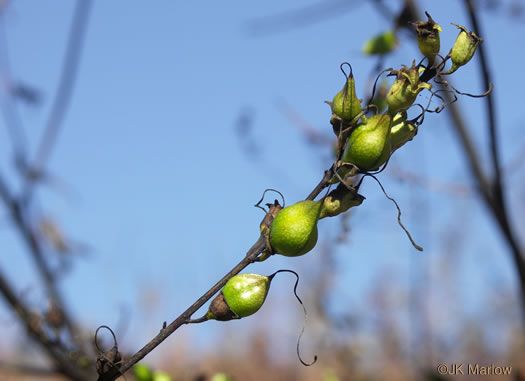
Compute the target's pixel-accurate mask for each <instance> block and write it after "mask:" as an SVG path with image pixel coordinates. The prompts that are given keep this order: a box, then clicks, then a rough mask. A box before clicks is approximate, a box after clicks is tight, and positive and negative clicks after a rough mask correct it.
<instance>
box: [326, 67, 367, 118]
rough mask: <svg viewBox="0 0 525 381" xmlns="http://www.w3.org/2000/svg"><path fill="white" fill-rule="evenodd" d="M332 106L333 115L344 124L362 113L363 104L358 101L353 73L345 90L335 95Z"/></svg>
mask: <svg viewBox="0 0 525 381" xmlns="http://www.w3.org/2000/svg"><path fill="white" fill-rule="evenodd" d="M330 106H331V107H332V113H333V114H335V115H336V116H337V117H339V118H341V119H342V120H343V122H350V121H352V119H354V118H355V117H356V116H357V115H359V113H360V112H361V102H360V101H359V99H357V94H356V92H355V80H354V75H353V74H352V72H351V71H350V75H349V76H348V80H347V81H346V83H345V85H344V87H343V89H342V90H341V91H340V92H338V93H337V94H336V95H335V97H334V99H333V100H332V103H331V104H330Z"/></svg>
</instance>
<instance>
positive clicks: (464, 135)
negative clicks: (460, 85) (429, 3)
mask: <svg viewBox="0 0 525 381" xmlns="http://www.w3.org/2000/svg"><path fill="white" fill-rule="evenodd" d="M465 1H466V4H467V9H468V11H469V13H470V12H474V9H473V8H472V7H468V3H469V2H470V1H469V0H465ZM405 7H411V8H412V11H411V14H413V15H420V12H419V10H418V9H417V6H416V4H415V2H414V1H413V0H406V1H405ZM470 16H471V18H472V17H473V18H475V19H476V24H479V23H478V22H477V18H476V15H475V12H474V13H473V14H472V13H471V14H470ZM418 18H419V16H418ZM413 21H417V20H413ZM478 28H479V25H478ZM479 57H480V60H481V61H485V62H484V63H483V62H482V63H481V66H482V76H483V82H484V83H485V85H486V88H489V86H488V85H489V84H490V83H491V81H490V73H489V71H488V69H487V68H488V65H487V62H486V58H485V55H480V56H479ZM449 83H450V81H449ZM443 95H444V97H445V99H446V101H447V102H450V101H451V95H450V94H449V93H448V92H447V91H445V92H444V94H443ZM493 100H494V93H493V92H492V93H491V94H489V96H488V97H487V102H488V107H487V108H488V111H487V112H488V113H489V116H488V119H489V138H490V146H491V160H492V164H493V166H494V172H495V179H494V181H492V182H491V181H489V180H488V178H487V176H486V175H485V173H484V171H483V169H482V167H481V163H482V159H481V157H480V155H479V152H478V150H477V149H476V148H475V146H474V144H473V139H472V138H471V136H470V132H469V129H468V128H467V125H466V123H465V121H464V120H463V117H462V115H461V113H460V112H459V110H458V108H457V106H456V104H454V103H452V104H450V105H449V106H448V107H447V110H448V113H449V115H450V117H451V120H452V122H453V123H452V126H453V127H454V129H455V130H456V132H457V133H458V136H459V140H460V143H461V145H462V147H463V150H464V152H465V157H466V159H467V162H468V165H469V167H470V169H471V172H472V175H473V178H474V180H475V181H476V183H477V190H478V192H479V193H480V195H481V198H482V200H483V201H484V203H485V204H486V206H487V208H488V209H489V211H490V212H491V214H492V215H493V217H494V219H495V220H496V222H497V225H498V226H499V228H500V230H501V231H502V233H503V236H504V238H505V241H506V243H507V245H508V246H509V248H510V250H511V255H512V259H513V262H514V266H515V267H516V271H517V273H518V281H519V285H520V300H521V312H522V318H523V321H524V322H525V258H524V255H523V251H522V249H521V247H520V245H519V243H518V240H517V238H516V236H515V235H514V233H513V229H512V227H511V222H510V220H509V218H508V214H507V210H506V207H505V203H504V197H503V185H502V179H501V173H500V164H499V162H500V158H499V153H498V149H497V140H496V137H497V136H496V135H497V134H496V117H495V113H494V103H493ZM491 110H492V111H491ZM496 188H498V189H497V190H496Z"/></svg>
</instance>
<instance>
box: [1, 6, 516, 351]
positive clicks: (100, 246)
mask: <svg viewBox="0 0 525 381" xmlns="http://www.w3.org/2000/svg"><path fill="white" fill-rule="evenodd" d="M356 3H357V2H356ZM73 4H74V2H66V1H57V2H46V3H45V4H44V3H38V4H35V3H34V2H30V1H26V0H20V1H17V2H13V4H10V5H8V6H7V7H6V8H5V9H4V10H3V11H2V13H1V15H0V16H1V20H0V23H1V33H2V34H3V35H4V36H2V39H5V40H6V41H7V51H6V46H5V45H3V46H2V47H1V48H0V49H1V53H0V73H2V72H3V73H2V76H3V77H5V74H4V73H5V62H6V57H8V59H9V61H10V68H11V77H12V78H11V79H15V80H22V81H23V82H24V83H27V84H29V85H31V86H33V87H34V88H36V89H38V90H39V91H41V93H42V95H43V101H42V103H41V105H39V106H38V107H28V106H25V105H20V106H19V107H18V111H19V112H20V114H21V116H22V120H23V124H24V127H25V132H26V134H27V136H28V139H29V142H30V148H31V149H32V150H34V149H35V147H36V144H37V142H38V140H39V137H40V134H41V133H42V131H43V125H44V122H45V120H46V117H47V114H48V112H49V107H50V105H51V103H52V99H53V94H54V92H55V91H56V85H57V80H58V77H59V74H60V65H61V62H62V61H61V60H62V57H63V54H64V49H65V42H66V38H67V33H68V28H69V25H70V21H71V17H72V11H73ZM312 4H313V3H312ZM423 4H424V5H425V9H426V10H427V11H429V12H430V14H431V15H432V16H433V18H434V19H435V20H436V21H437V22H439V23H440V24H441V26H442V28H443V33H442V35H441V41H442V43H441V46H442V52H443V53H446V51H448V49H449V47H450V46H451V45H452V44H453V42H454V40H455V37H456V35H457V32H456V29H455V28H454V27H453V26H452V25H450V24H449V22H455V23H458V24H462V25H468V22H467V17H466V15H465V13H464V11H463V9H462V8H461V7H460V5H461V4H460V2H450V4H449V5H447V8H446V9H444V8H443V7H441V6H437V5H435V3H433V2H428V1H426V2H423ZM304 5H305V3H304V2H302V1H289V2H287V3H286V5H285V6H283V3H282V2H278V1H267V2H259V3H246V2H241V1H233V2H228V3H227V4H224V3H221V4H218V3H210V2H200V1H195V2H184V3H181V2H173V1H158V2H156V3H155V6H152V5H151V4H148V5H146V3H143V2H126V1H110V2H109V1H106V2H103V1H95V2H94V6H93V9H92V13H91V15H90V19H89V27H88V32H87V38H86V41H85V46H84V50H83V55H82V62H81V65H80V70H79V72H78V78H77V83H76V86H75V91H74V96H73V98H72V102H71V106H70V108H69V110H68V112H67V115H66V118H65V120H64V124H63V131H62V133H61V134H60V136H59V139H58V144H57V146H56V149H55V150H54V151H53V153H52V156H51V158H50V161H49V165H48V167H49V168H50V170H51V171H52V172H53V173H54V174H56V175H57V176H59V177H60V179H61V180H62V181H63V182H64V183H65V184H67V185H66V186H65V187H63V188H61V189H65V191H64V190H62V191H60V190H58V191H57V190H55V189H53V188H49V187H42V188H40V190H39V191H38V205H39V208H38V212H39V213H42V214H44V215H47V216H49V217H50V218H53V219H54V220H56V221H57V222H58V223H60V225H61V226H62V227H63V229H64V230H65V232H66V233H67V234H68V236H69V237H71V238H72V239H74V240H76V241H79V242H83V243H85V244H86V245H88V246H89V247H90V248H91V250H90V252H89V255H88V256H87V257H86V258H85V259H79V260H78V261H76V262H75V266H74V268H73V270H72V271H71V272H70V273H69V274H67V276H66V277H65V278H64V279H63V280H62V285H63V288H64V290H65V295H66V297H67V299H68V301H70V303H71V305H72V308H73V310H74V312H75V314H76V315H77V316H79V317H80V318H81V320H82V321H83V322H85V323H86V325H88V326H91V327H96V326H98V325H100V324H108V325H115V324H117V322H118V320H119V314H120V311H121V308H122V306H125V307H126V308H127V310H128V311H129V312H130V315H129V325H130V328H129V331H128V334H127V337H126V338H124V339H123V340H124V341H125V342H126V343H128V344H129V345H130V346H131V348H133V347H136V348H138V346H140V345H141V344H143V343H145V341H146V340H147V339H149V337H150V336H151V335H152V334H153V333H154V332H156V331H157V329H158V328H159V327H160V325H161V323H162V321H164V320H167V321H171V320H172V319H173V318H175V317H176V316H177V315H178V314H179V313H180V312H182V311H183V310H184V309H185V308H186V307H187V306H188V305H189V304H191V303H192V302H193V301H194V300H195V299H196V298H197V297H198V296H200V295H201V294H202V293H203V292H204V291H205V290H206V289H207V288H209V287H210V286H211V285H212V284H213V283H214V282H215V281H216V280H217V279H219V278H220V277H221V276H222V275H223V274H224V273H226V272H227V271H228V270H229V269H230V268H231V267H232V266H233V265H234V264H235V263H237V261H239V260H240V258H241V257H242V256H243V255H244V253H245V251H246V250H247V249H248V248H249V247H250V245H251V244H252V243H253V242H254V241H255V239H256V238H257V235H258V224H259V222H260V220H261V219H262V217H263V215H262V213H261V211H260V210H258V209H256V208H253V207H252V205H253V204H254V203H255V202H256V201H257V200H258V199H259V197H260V195H261V194H262V191H263V190H264V189H266V188H277V189H279V190H280V191H281V192H283V193H284V195H285V197H286V200H287V202H288V204H290V203H293V202H296V201H298V200H300V199H304V197H306V195H307V194H308V193H309V192H310V190H311V189H312V188H313V187H314V186H315V184H316V183H317V182H318V181H319V179H320V178H321V176H322V171H323V169H325V168H326V167H328V165H329V161H328V150H327V149H325V150H324V151H322V150H320V149H319V148H316V147H312V146H310V145H309V144H308V143H307V142H306V139H305V138H304V136H302V135H301V133H300V132H299V131H298V130H297V129H296V128H294V127H293V125H292V124H291V123H290V121H289V120H288V119H287V118H286V117H285V116H284V115H283V113H282V112H281V111H280V108H279V107H278V106H279V105H282V104H283V102H285V103H286V104H289V105H290V107H292V108H293V109H294V110H295V111H296V112H298V113H299V114H300V115H301V117H302V118H304V119H305V120H307V121H308V122H309V123H310V124H311V125H312V126H314V127H316V128H317V129H318V130H319V131H320V132H322V133H324V134H326V136H330V134H331V126H330V125H329V123H328V121H329V118H330V112H329V107H328V106H327V105H326V104H324V103H323V102H324V101H325V100H330V99H331V98H332V97H333V96H334V95H335V93H336V92H337V91H339V90H340V88H341V87H342V85H343V83H344V78H343V77H342V74H341V72H340V71H339V65H340V63H341V62H343V61H348V62H350V63H351V64H352V66H353V70H354V75H355V76H356V83H357V87H358V94H363V91H364V89H365V84H366V83H365V82H366V78H367V76H368V75H369V74H370V71H371V68H372V67H373V65H374V64H375V61H374V60H373V59H371V58H368V57H365V56H363V55H362V54H361V53H360V48H361V46H362V44H363V42H364V41H365V40H366V39H367V38H369V37H371V36H372V35H374V34H377V33H380V32H382V31H384V30H386V29H388V28H389V25H388V24H386V23H385V21H384V20H383V19H382V18H381V17H380V16H379V15H378V14H377V13H375V12H374V9H373V8H372V7H371V6H369V5H368V4H364V5H360V6H356V9H355V10H353V11H351V12H346V13H344V14H342V15H341V16H338V17H334V18H331V19H329V20H327V21H324V22H322V23H317V24H312V25H310V26H307V27H299V28H292V29H290V30H283V31H281V32H279V33H269V34H262V35H253V34H252V33H250V30H251V29H250V26H253V25H254V22H255V21H257V20H262V19H264V18H265V17H271V16H274V15H277V14H280V13H281V12H283V11H285V10H293V9H297V8H301V7H303V6H304ZM481 21H482V23H483V26H484V30H485V35H484V36H483V37H484V38H485V42H484V44H485V45H484V46H485V47H486V49H487V53H488V56H489V58H490V65H491V68H492V74H493V78H494V82H495V89H494V91H495V96H496V105H497V106H498V115H497V117H498V121H499V125H500V137H501V146H502V147H504V149H502V153H503V162H504V163H508V162H510V161H511V160H512V158H514V157H515V156H516V154H517V152H518V151H519V149H520V147H521V146H522V145H523V137H522V134H521V133H520V130H519V127H518V126H519V125H521V124H522V123H523V121H524V120H523V119H524V118H523V116H522V115H521V114H520V112H519V110H520V109H521V107H522V106H521V101H522V100H521V90H522V89H521V87H522V85H523V80H522V79H521V73H520V71H519V69H520V68H521V66H522V63H523V60H524V58H525V57H524V52H523V49H517V48H515V47H516V46H521V41H520V38H521V34H520V33H517V31H519V30H520V28H522V27H523V25H522V24H520V23H519V22H515V21H512V20H510V21H509V19H508V18H506V17H505V16H504V15H501V14H500V15H496V16H491V17H489V15H488V14H487V13H482V15H481ZM6 52H7V55H6ZM415 57H418V58H419V57H420V55H419V54H418V53H417V52H416V50H415V48H414V46H413V45H412V44H410V43H406V42H405V43H403V44H402V45H401V46H400V47H399V48H398V50H397V51H396V52H395V53H394V54H393V55H392V56H391V57H389V58H388V59H387V62H386V64H385V67H388V66H390V67H399V66H400V65H401V64H407V65H409V64H410V63H411V61H412V59H413V58H415ZM478 70H479V68H478V65H477V60H476V59H475V60H474V61H473V62H472V63H471V64H470V65H468V66H467V67H466V68H463V69H461V70H460V71H459V72H458V74H457V75H456V76H455V78H454V82H455V84H456V86H457V87H458V88H459V89H460V90H462V91H466V92H471V93H481V92H483V91H484V89H482V88H481V87H480V86H481V85H480V81H479V71H478ZM361 96H362V95H361ZM2 101H3V102H5V92H3V93H2ZM459 105H460V107H461V109H462V112H463V113H464V115H465V116H466V117H467V118H468V120H469V123H471V126H472V127H473V128H472V129H473V131H475V132H474V136H475V138H476V142H477V144H478V145H479V146H480V147H481V149H482V152H483V153H484V154H485V155H486V153H487V152H488V150H487V140H486V134H485V131H486V124H485V122H484V119H483V117H484V115H485V114H484V108H485V103H484V101H483V100H476V99H472V98H461V99H460V101H459ZM242 110H248V112H249V113H250V115H251V117H252V121H253V130H252V132H251V138H252V139H254V140H255V141H256V143H257V146H258V148H259V150H258V151H257V152H255V151H253V150H252V151H250V152H246V151H245V150H244V149H243V145H242V141H241V140H240V139H239V136H238V134H237V132H236V123H237V121H238V119H239V116H240V114H241V112H242ZM2 123H3V122H2ZM448 123H449V120H448V117H447V116H446V115H445V114H440V115H429V116H427V118H426V121H425V123H424V125H423V126H422V127H421V129H420V132H419V134H418V135H417V137H416V139H415V140H414V141H413V142H411V143H409V144H408V145H407V146H406V147H405V148H404V149H403V150H400V151H399V152H398V153H396V155H395V158H394V159H395V160H394V161H393V163H392V164H395V165H396V166H397V167H400V168H403V169H407V170H410V171H412V172H415V173H419V174H420V175H424V176H425V177H426V178H432V179H436V180H440V181H443V182H451V183H457V184H470V183H471V179H470V178H469V177H468V173H467V172H466V166H465V163H464V160H463V157H462V154H461V152H460V151H459V149H458V148H459V147H458V144H457V143H456V141H455V136H454V133H453V131H452V130H451V129H450V128H449V126H448ZM0 124H1V123H0ZM0 154H2V160H1V162H0V169H1V173H2V174H3V175H4V176H6V177H7V178H8V179H10V181H11V184H13V186H14V188H15V189H17V184H18V182H17V180H16V177H15V176H14V171H13V168H12V165H11V164H12V163H11V161H10V160H11V145H10V143H9V140H8V136H7V134H6V130H5V126H3V124H2V128H1V129H0ZM486 157H487V156H486ZM484 165H485V166H486V167H488V166H489V164H488V163H486V164H484ZM522 173H523V172H522V171H521V174H522ZM519 178H520V175H519V171H518V174H515V173H514V174H513V173H509V174H508V176H507V178H506V180H507V181H508V184H509V186H508V188H507V190H508V196H509V203H510V204H512V206H513V207H512V208H511V213H512V214H513V218H515V219H518V218H522V216H523V199H522V198H521V196H520V195H519V193H518V190H519V186H520V182H519ZM381 179H382V181H383V184H384V185H385V187H386V188H387V191H388V192H389V194H390V195H392V196H394V197H396V199H397V200H398V202H399V203H400V205H401V207H402V208H403V211H404V221H405V224H406V226H407V227H408V228H409V230H410V231H411V232H412V234H413V236H414V238H415V240H416V241H417V242H418V243H419V244H420V245H422V246H423V247H424V248H425V252H424V253H423V254H420V253H418V252H416V251H415V250H413V249H411V247H410V245H409V243H408V241H407V240H406V238H405V235H404V233H403V232H402V230H401V229H400V228H399V227H398V226H397V222H396V212H395V208H394V206H393V205H392V204H391V203H390V201H388V200H386V199H385V198H384V196H383V195H382V194H381V193H380V192H379V189H378V187H377V185H376V184H375V183H373V182H372V181H370V182H367V183H365V184H364V185H363V187H362V193H363V194H364V195H365V196H366V197H367V200H366V201H365V203H364V204H363V205H362V206H361V207H360V208H358V209H357V210H356V212H355V215H354V216H353V218H352V219H351V220H350V221H351V226H352V232H351V236H350V238H351V240H350V243H349V244H346V245H339V246H338V247H337V261H338V270H339V273H338V274H337V278H336V282H335V287H336V289H335V290H334V293H335V294H336V295H341V297H342V298H343V299H342V300H343V303H339V304H340V305H344V306H348V308H350V309H355V310H361V311H362V313H363V316H367V312H366V306H367V303H366V300H365V295H366V290H367V289H369V288H370V287H371V285H372V284H373V283H374V282H378V281H380V278H379V279H378V274H381V271H384V270H385V269H387V270H388V271H390V272H392V273H393V274H395V278H396V279H398V280H399V282H400V284H401V286H400V287H401V289H402V290H405V291H406V289H405V288H404V286H407V282H408V279H409V277H410V271H411V270H410V269H411V268H412V267H411V266H416V268H417V266H428V268H429V269H430V276H431V278H430V279H429V282H430V284H431V288H432V289H436V288H437V290H438V291H439V290H440V277H441V275H440V273H439V272H440V271H442V267H440V266H442V265H443V261H444V258H446V252H445V251H446V242H443V239H444V238H443V237H444V235H445V233H447V232H449V231H450V230H451V231H453V232H456V233H457V230H458V229H460V230H461V234H460V236H461V238H462V239H463V240H464V241H463V242H464V243H463V245H462V249H461V250H462V254H463V255H462V256H461V258H460V259H454V258H452V260H454V261H456V260H457V262H455V263H454V265H451V266H452V267H454V269H455V271H458V273H459V274H460V276H459V279H460V284H458V285H457V286H458V287H459V289H460V294H461V298H462V299H461V300H462V302H465V301H466V302H465V305H466V306H467V307H466V309H467V310H468V309H470V310H471V313H478V314H479V313H481V316H483V314H484V313H487V314H488V313H489V311H487V310H486V307H484V306H482V305H480V304H481V303H480V301H479V300H477V299H476V298H475V297H474V295H476V294H478V293H480V292H486V291H487V290H488V291H490V290H491V289H494V285H497V286H498V287H499V286H500V285H504V286H505V287H510V288H515V285H516V281H515V274H514V272H513V269H512V267H511V263H510V261H509V256H508V253H507V251H506V248H505V246H504V245H503V244H502V242H501V240H500V236H499V232H497V231H496V230H495V229H494V225H493V224H492V222H491V221H490V220H488V218H487V213H486V211H485V209H484V207H483V206H481V204H480V203H479V202H478V200H477V196H472V195H471V196H467V197H465V196H461V197H460V196H450V195H447V194H443V193H439V192H433V191H431V190H429V189H428V188H425V187H417V186H413V185H407V184H401V183H400V182H399V181H398V180H396V179H395V176H392V175H389V174H388V173H385V174H384V175H382V176H381ZM64 192H65V193H64ZM320 229H321V233H320V234H321V237H323V236H325V237H329V236H333V233H332V232H333V231H334V230H337V221H326V222H325V221H323V222H321V224H320ZM0 240H1V242H2V244H1V248H2V249H1V252H2V253H3V255H1V256H0V266H2V269H3V271H4V272H8V275H9V277H10V279H12V280H13V281H16V284H17V287H18V288H19V289H20V290H22V289H27V290H29V294H28V295H29V298H30V300H34V301H35V302H36V303H37V305H39V306H40V307H44V306H42V302H41V301H38V300H39V295H40V291H39V289H38V281H37V278H36V276H35V273H34V269H33V267H32V266H31V264H30V263H29V262H28V260H27V258H26V256H25V252H24V250H23V247H21V246H20V242H19V240H18V237H17V236H16V234H13V232H12V229H10V228H9V225H8V224H6V223H5V218H4V222H3V223H2V226H1V229H0ZM315 255H316V252H315V250H314V251H313V252H312V253H310V254H309V255H307V256H304V257H301V258H283V257H279V256H276V257H275V258H272V259H271V260H269V261H267V262H265V263H263V264H257V265H254V266H253V267H251V268H250V269H249V270H250V271H254V272H261V273H270V272H273V271H274V270H276V269H278V268H283V267H286V268H292V269H299V270H300V269H308V266H311V265H313V264H315V263H316V262H315V258H314V256H315ZM285 283H286V282H282V284H281V283H280V284H279V285H276V287H273V286H272V287H273V288H272V292H273V293H275V295H276V296H275V297H276V298H277V297H278V296H277V295H278V294H280V293H282V292H287V287H290V285H289V284H285ZM300 287H302V288H303V290H304V291H303V292H305V293H306V292H307V288H308V284H307V282H304V283H302V284H301V286H300ZM148 290H149V292H151V293H153V294H157V293H158V300H157V301H156V302H153V304H152V305H151V306H150V307H148V308H144V305H143V304H141V300H142V299H143V298H145V297H146V296H147V294H148ZM403 292H404V291H403ZM271 297H272V293H271V294H270V298H271ZM334 308H337V307H334ZM0 311H1V316H2V317H3V318H4V319H9V316H10V315H9V314H8V312H7V311H5V309H4V308H2V309H0ZM480 311H481V312H480ZM236 324H240V325H241V326H245V327H248V325H247V324H250V323H249V322H248V323H246V322H236ZM220 330H221V327H220V326H219V325H216V324H214V325H209V326H206V327H205V326H202V327H191V328H188V333H189V334H191V335H197V336H198V337H201V338H202V340H203V341H206V338H207V337H208V336H209V335H212V336H213V335H215V334H217V332H218V331H220ZM129 332H133V334H132V335H130V333H129ZM199 335H200V336H199Z"/></svg>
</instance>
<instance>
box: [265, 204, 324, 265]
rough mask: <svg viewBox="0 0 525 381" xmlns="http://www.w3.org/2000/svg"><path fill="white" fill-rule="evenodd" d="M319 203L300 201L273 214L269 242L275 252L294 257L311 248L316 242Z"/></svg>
mask: <svg viewBox="0 0 525 381" xmlns="http://www.w3.org/2000/svg"><path fill="white" fill-rule="evenodd" d="M320 209H321V204H320V203H319V202H317V201H310V200H305V201H300V202H298V203H297V204H294V205H291V206H287V207H286V208H283V209H281V211H280V212H279V213H278V214H277V216H275V218H274V220H273V222H272V227H271V229H270V244H271V246H272V249H273V251H274V252H275V253H276V254H282V255H286V256H288V257H296V256H299V255H303V254H306V253H308V252H309V251H310V250H312V249H313V248H314V246H315V244H316V243H317V221H318V220H319V213H320Z"/></svg>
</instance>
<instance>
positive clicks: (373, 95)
mask: <svg viewBox="0 0 525 381" xmlns="http://www.w3.org/2000/svg"><path fill="white" fill-rule="evenodd" d="M392 70H393V69H392V68H391V67H389V68H388V69H385V70H383V71H381V72H380V73H379V74H378V75H377V77H376V80H375V81H374V86H373V87H372V95H370V99H369V100H368V102H367V107H370V106H371V105H370V103H371V102H372V101H373V100H374V97H375V96H376V90H377V82H378V81H379V78H381V76H382V75H383V74H384V73H386V72H387V71H392ZM373 106H375V105H373ZM375 107H376V109H377V106H375Z"/></svg>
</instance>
